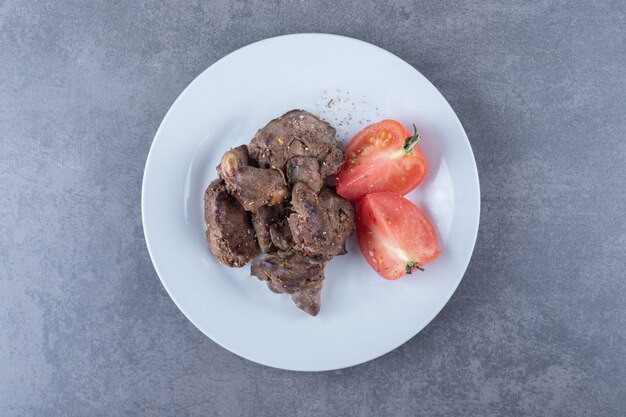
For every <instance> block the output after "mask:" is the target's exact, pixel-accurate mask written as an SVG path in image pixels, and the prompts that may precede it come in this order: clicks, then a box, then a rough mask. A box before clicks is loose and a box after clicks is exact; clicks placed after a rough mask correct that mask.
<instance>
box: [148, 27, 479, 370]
mask: <svg viewBox="0 0 626 417" xmlns="http://www.w3.org/2000/svg"><path fill="white" fill-rule="evenodd" d="M291 109H304V110H307V111H309V112H311V113H313V114H316V115H318V116H319V117H321V118H323V119H325V120H326V121H328V122H329V123H330V124H332V125H333V126H334V127H335V128H336V129H337V137H338V139H339V140H340V141H342V142H343V143H344V144H345V143H346V141H347V140H349V139H350V138H351V137H352V136H353V135H354V134H355V133H356V132H357V131H359V130H360V129H361V128H363V127H364V126H366V125H367V124H370V123H373V122H376V121H379V120H382V119H386V118H393V119H397V120H399V121H401V122H402V123H404V124H405V125H406V126H407V127H408V128H409V129H411V125H412V124H415V125H416V126H417V128H418V131H419V133H420V134H421V135H422V137H423V139H422V141H421V142H420V144H419V146H420V148H421V149H422V152H423V153H424V155H425V157H426V160H427V162H428V168H429V171H428V175H427V177H426V179H425V181H424V182H423V183H422V184H421V185H420V187H418V189H416V190H415V191H413V192H411V193H410V194H408V195H407V198H409V199H410V200H411V201H413V202H414V203H415V204H417V206H419V207H420V208H422V209H423V210H424V211H425V212H426V213H427V215H428V216H429V217H430V219H431V220H432V222H433V224H434V225H435V227H436V230H437V232H438V236H439V244H440V247H441V249H442V252H441V255H440V256H439V257H438V258H437V260H436V261H434V262H432V263H430V264H428V265H426V272H423V273H414V274H413V275H411V276H406V277H403V278H402V279H400V280H397V281H386V280H384V279H382V278H381V277H379V276H378V275H377V274H376V273H375V272H374V271H373V270H372V269H371V268H370V266H369V265H368V264H367V262H366V261H365V259H364V258H363V256H362V255H361V253H360V252H359V249H358V246H357V245H356V241H355V239H354V236H353V237H352V238H351V239H350V240H349V241H348V243H347V248H348V254H347V255H344V256H338V257H336V258H334V259H333V260H332V261H330V262H329V263H328V265H327V267H326V273H325V276H326V279H325V281H324V287H323V291H322V308H321V311H320V313H319V315H318V316H317V317H311V316H308V315H307V314H306V313H304V312H302V311H301V310H299V309H298V308H296V307H295V305H294V304H293V303H292V301H291V299H290V297H289V296H287V295H283V294H274V293H272V292H271V291H269V289H268V288H267V286H266V284H265V283H264V282H261V281H259V280H257V279H256V278H255V277H252V276H250V266H249V265H246V266H245V267H243V268H238V269H236V268H228V267H226V266H224V265H221V264H218V263H217V262H216V260H215V259H214V258H213V256H212V255H211V253H210V252H209V251H208V249H207V244H206V241H205V236H204V232H205V225H204V220H203V194H204V190H205V188H206V186H207V185H208V184H209V182H210V181H211V180H212V179H214V178H215V177H216V171H215V167H216V165H217V164H218V162H219V159H220V157H221V155H222V154H223V153H224V152H225V151H226V150H228V149H230V148H231V147H234V146H237V145H240V144H244V143H248V142H249V141H250V139H251V138H252V137H253V136H254V134H255V133H256V131H257V130H258V129H260V128H262V127H263V126H265V124H266V123H267V122H269V121H270V120H271V119H273V118H276V117H278V116H280V115H282V114H283V113H285V112H287V111H289V110H291ZM411 130H412V129H411ZM479 211H480V191H479V184H478V174H477V171H476V163H475V161H474V156H473V154H472V149H471V147H470V144H469V141H468V139H467V136H466V134H465V132H464V130H463V127H462V126H461V123H460V122H459V119H458V118H457V116H456V115H455V113H454V111H453V110H452V108H451V107H450V105H449V104H448V103H447V102H446V100H445V99H444V98H443V96H442V95H441V94H440V93H439V92H438V91H437V89H436V88H435V87H434V86H433V85H432V84H431V83H430V82H429V81H428V80H427V79H426V78H424V76H422V75H421V74H420V73H419V72H418V71H417V70H415V69H414V68H413V67H411V66H410V65H409V64H407V63H406V62H404V61H402V60H401V59H400V58H398V57H396V56H395V55H392V54H391V53H389V52H387V51H385V50H383V49H380V48H378V47H376V46H373V45H370V44H368V43H365V42H361V41H358V40H354V39H350V38H345V37H340V36H333V35H322V34H301V35H289V36H282V37H277V38H272V39H267V40H264V41H261V42H257V43H254V44H252V45H249V46H246V47H244V48H242V49H240V50H238V51H235V52H233V53H231V54H230V55H228V56H226V57H224V58H222V59H221V60H219V61H218V62H216V63H215V64H213V65H212V66H211V67H209V68H208V69H207V70H206V71H204V72H203V73H202V74H200V75H199V76H198V78H196V79H195V80H194V81H193V82H192V83H191V84H190V85H189V86H188V87H187V88H186V89H185V90H184V91H183V92H182V94H181V95H180V97H178V99H177V100H176V102H175V103H174V104H173V105H172V107H171V109H170V110H169V112H168V113H167V115H166V116H165V118H164V119H163V122H162V123H161V126H160V128H159V130H158V132H157V134H156V137H155V138H154V142H153V143H152V148H151V149H150V154H149V155H148V160H147V162H146V169H145V173H144V179H143V190H142V216H143V225H144V232H145V236H146V242H147V245H148V249H149V251H150V256H151V258H152V262H153V263H154V267H155V269H156V271H157V273H158V274H159V277H160V278H161V281H162V282H163V285H164V286H165V288H166V290H167V292H168V293H169V294H170V296H171V297H172V299H173V300H174V302H175V303H176V305H177V306H178V307H179V308H180V310H181V311H182V312H183V313H184V314H185V315H186V316H187V318H189V320H191V322H192V323H193V324H194V325H196V326H197V327H198V329H200V330H201V331H202V332H203V333H204V334H206V335H207V336H208V337H210V338H211V339H213V340H214V341H215V342H216V343H218V344H220V345H221V346H223V347H224V348H226V349H228V350H230V351H231V352H233V353H235V354H237V355H240V356H242V357H244V358H247V359H249V360H252V361H255V362H258V363H261V364H264V365H268V366H273V367H276V368H283V369H291V370H302V371H321V370H330V369H339V368H344V367H348V366H351V365H356V364H359V363H362V362H365V361H368V360H370V359H374V358H376V357H378V356H380V355H383V354H385V353H387V352H389V351H391V350H393V349H395V348H396V347H398V346H400V345H401V344H403V343H404V342H406V341H407V340H409V339H410V338H411V337H413V336H414V335H415V334H417V333H418V332H419V331H420V330H421V329H423V328H424V327H425V326H426V325H427V324H428V323H429V322H430V321H431V320H432V319H433V318H434V317H435V315H437V313H438V312H439V311H440V310H441V309H442V308H443V306H444V305H445V304H446V302H447V301H448V300H449V299H450V297H451V296H452V293H453V292H454V290H455V289H456V288H457V286H458V285H459V282H460V281H461V278H462V277H463V274H464V273H465V269H466V268H467V265H468V262H469V260H470V257H471V255H472V250H473V248H474V242H475V240H476V234H477V231H478V222H479Z"/></svg>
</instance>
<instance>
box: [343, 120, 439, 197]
mask: <svg viewBox="0 0 626 417" xmlns="http://www.w3.org/2000/svg"><path fill="white" fill-rule="evenodd" d="M419 140H420V136H419V135H418V134H417V132H415V134H414V135H411V134H410V133H409V131H408V130H406V128H405V127H404V126H403V125H402V123H400V122H398V121H397V120H383V121H381V122H378V123H374V124H372V125H369V126H367V127H366V128H364V129H363V130H361V131H360V132H359V133H357V134H356V136H355V137H354V138H352V140H350V142H349V143H348V145H347V146H346V162H345V163H344V164H343V166H342V168H341V170H340V171H339V173H337V177H336V180H337V194H339V195H340V196H342V197H344V198H346V199H348V200H350V201H358V200H360V199H361V198H363V196H364V195H365V194H369V193H375V192H378V191H391V192H394V193H398V194H401V195H404V194H406V193H408V192H409V191H411V190H412V189H414V188H415V187H417V186H418V185H419V184H420V183H421V182H422V181H423V180H424V177H425V176H426V171H427V166H426V159H424V155H422V152H421V151H420V149H419V147H418V146H417V142H418V141H419Z"/></svg>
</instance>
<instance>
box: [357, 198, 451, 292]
mask: <svg viewBox="0 0 626 417" xmlns="http://www.w3.org/2000/svg"><path fill="white" fill-rule="evenodd" d="M356 237H357V241H358V242H359V247H360V249H361V252H362V253H363V256H364V257H365V259H366V260H367V262H368V263H369V264H370V266H371V267H372V268H374V270H375V271H376V272H378V274H379V275H380V276H382V277H383V278H385V279H391V280H394V279H398V278H400V277H401V276H403V275H404V274H406V273H412V272H413V271H414V270H415V269H419V268H417V267H418V266H419V267H421V266H422V265H424V264H426V263H428V262H430V261H433V260H434V259H435V258H437V256H438V255H439V252H440V251H439V248H438V247H437V235H436V233H435V229H434V228H433V226H432V224H431V223H430V220H428V217H426V215H425V214H424V213H423V212H422V211H421V210H420V209H419V208H417V207H416V206H415V205H414V204H413V203H411V202H410V201H409V200H407V199H406V198H404V197H402V196H401V195H399V194H396V193H391V192H379V193H372V194H368V195H366V196H365V197H363V199H362V200H361V202H360V203H359V206H358V208H357V219H356Z"/></svg>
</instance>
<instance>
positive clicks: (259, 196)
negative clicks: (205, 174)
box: [217, 145, 289, 211]
mask: <svg viewBox="0 0 626 417" xmlns="http://www.w3.org/2000/svg"><path fill="white" fill-rule="evenodd" d="M217 172H218V174H219V175H220V177H222V178H223V179H224V181H225V182H226V189H227V190H228V192H229V193H231V194H232V195H233V196H234V197H235V198H236V199H237V201H239V203H240V204H241V205H242V206H243V208H244V209H245V210H247V211H255V210H256V209H258V208H259V207H261V206H264V205H270V206H272V205H276V204H279V203H281V202H283V201H284V200H286V199H287V198H288V197H289V188H288V187H287V184H286V182H285V177H284V175H283V173H282V172H281V171H279V170H277V169H265V168H256V167H253V166H250V165H249V157H248V150H247V148H246V146H245V145H242V146H238V147H237V148H234V149H231V150H230V151H228V152H226V153H225V154H224V156H222V160H221V162H220V164H219V165H218V166H217Z"/></svg>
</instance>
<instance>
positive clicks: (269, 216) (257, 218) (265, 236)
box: [252, 206, 279, 253]
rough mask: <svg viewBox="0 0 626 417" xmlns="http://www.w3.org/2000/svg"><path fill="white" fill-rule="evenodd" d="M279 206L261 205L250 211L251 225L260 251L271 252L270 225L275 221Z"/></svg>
mask: <svg viewBox="0 0 626 417" xmlns="http://www.w3.org/2000/svg"><path fill="white" fill-rule="evenodd" d="M278 207H279V206H261V207H259V208H258V209H257V211H255V212H254V213H252V226H253V227H254V232H255V233H256V239H257V241H258V242H259V247H260V248H261V251H262V252H265V253H270V252H273V250H274V248H273V247H272V237H271V236H270V225H271V224H272V223H273V222H275V221H276V217H277V216H278Z"/></svg>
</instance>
